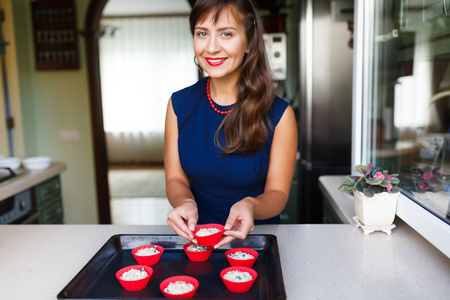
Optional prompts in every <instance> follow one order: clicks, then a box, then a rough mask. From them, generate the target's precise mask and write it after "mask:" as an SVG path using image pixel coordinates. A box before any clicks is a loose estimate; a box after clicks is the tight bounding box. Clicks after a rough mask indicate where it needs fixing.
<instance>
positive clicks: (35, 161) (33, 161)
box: [22, 156, 52, 171]
mask: <svg viewBox="0 0 450 300" xmlns="http://www.w3.org/2000/svg"><path fill="white" fill-rule="evenodd" d="M22 163H23V166H24V167H25V168H26V169H28V170H30V171H36V170H44V169H47V168H48V167H50V165H51V164H52V159H51V157H48V156H36V157H28V158H25V159H24V160H23V161H22Z"/></svg>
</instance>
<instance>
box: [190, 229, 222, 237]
mask: <svg viewBox="0 0 450 300" xmlns="http://www.w3.org/2000/svg"><path fill="white" fill-rule="evenodd" d="M218 232H220V230H219V229H217V228H202V229H200V230H199V231H197V233H196V234H195V235H196V236H208V235H212V234H214V233H218Z"/></svg>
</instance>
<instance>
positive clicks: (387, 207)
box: [353, 191, 400, 226]
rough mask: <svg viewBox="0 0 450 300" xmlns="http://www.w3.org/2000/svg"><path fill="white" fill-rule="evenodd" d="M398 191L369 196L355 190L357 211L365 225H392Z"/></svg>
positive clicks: (354, 197) (354, 196)
mask: <svg viewBox="0 0 450 300" xmlns="http://www.w3.org/2000/svg"><path fill="white" fill-rule="evenodd" d="M399 195H400V192H398V193H386V192H384V193H380V194H375V195H374V196H373V197H367V196H366V195H364V194H363V193H361V192H359V191H354V192H353V199H354V202H355V203H354V204H355V213H356V216H357V217H358V219H359V221H360V222H361V223H362V224H363V225H365V226H388V225H392V223H393V222H394V218H395V212H396V209H397V199H398V196H399Z"/></svg>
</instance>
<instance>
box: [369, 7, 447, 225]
mask: <svg viewBox="0 0 450 300" xmlns="http://www.w3.org/2000/svg"><path fill="white" fill-rule="evenodd" d="M447 2H449V0H447ZM443 3H444V1H442V0H439V1H438V0H409V1H408V0H404V1H388V0H385V1H375V2H374V4H375V14H374V17H375V18H374V22H373V25H374V27H373V34H374V36H373V39H372V41H371V43H372V45H373V47H372V51H373V53H372V59H373V60H372V61H371V64H372V66H373V73H372V74H373V77H372V79H371V83H372V84H371V85H370V86H371V87H372V88H371V90H370V95H369V106H370V110H369V111H370V112H369V114H370V117H369V121H370V126H369V133H368V136H369V138H368V141H366V143H367V144H369V145H370V146H369V147H368V149H370V150H369V151H368V152H370V153H367V154H366V155H367V158H368V159H367V160H368V161H369V162H370V163H371V164H373V165H377V166H381V167H383V168H385V169H387V170H389V172H390V173H399V174H400V187H401V188H402V189H403V190H404V194H406V195H407V196H408V197H410V198H411V199H413V200H414V201H416V202H418V203H419V204H420V205H422V206H424V207H425V208H426V209H428V210H430V211H432V212H433V213H434V214H435V215H437V216H439V217H440V218H442V219H443V220H445V221H446V222H448V223H449V224H450V220H449V216H448V213H449V201H450V64H449V62H450V17H448V16H446V11H445V10H444V5H443Z"/></svg>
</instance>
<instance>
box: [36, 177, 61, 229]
mask: <svg viewBox="0 0 450 300" xmlns="http://www.w3.org/2000/svg"><path fill="white" fill-rule="evenodd" d="M34 195H35V199H36V203H37V209H38V212H39V223H40V224H62V223H63V207H62V197H61V181H60V178H59V176H55V177H53V178H51V179H49V180H47V181H45V182H43V183H41V184H38V185H37V186H36V187H35V188H34Z"/></svg>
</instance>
